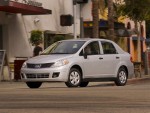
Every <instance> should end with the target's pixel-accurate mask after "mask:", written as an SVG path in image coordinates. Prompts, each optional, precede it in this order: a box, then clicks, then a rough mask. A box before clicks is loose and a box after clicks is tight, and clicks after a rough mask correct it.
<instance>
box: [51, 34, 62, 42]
mask: <svg viewBox="0 0 150 113" xmlns="http://www.w3.org/2000/svg"><path fill="white" fill-rule="evenodd" d="M60 40H65V37H64V36H63V35H55V36H54V39H53V42H57V41H60Z"/></svg>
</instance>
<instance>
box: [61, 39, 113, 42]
mask: <svg viewBox="0 0 150 113" xmlns="http://www.w3.org/2000/svg"><path fill="white" fill-rule="evenodd" d="M94 40H96V41H97V40H98V41H110V42H112V41H111V40H107V39H99V38H77V39H68V40H63V41H94Z"/></svg>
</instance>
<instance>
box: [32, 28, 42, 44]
mask: <svg viewBox="0 0 150 113" xmlns="http://www.w3.org/2000/svg"><path fill="white" fill-rule="evenodd" d="M42 35H43V32H42V31H40V30H32V31H31V36H30V42H31V43H32V45H38V44H40V43H41V42H42V40H43V37H42Z"/></svg>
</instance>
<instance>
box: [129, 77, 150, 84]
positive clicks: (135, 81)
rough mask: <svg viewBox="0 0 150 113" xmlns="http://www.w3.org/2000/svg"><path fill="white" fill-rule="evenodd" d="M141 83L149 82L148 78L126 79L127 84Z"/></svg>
mask: <svg viewBox="0 0 150 113" xmlns="http://www.w3.org/2000/svg"><path fill="white" fill-rule="evenodd" d="M141 82H142V83H143V82H150V77H143V78H132V79H128V81H127V84H137V83H141Z"/></svg>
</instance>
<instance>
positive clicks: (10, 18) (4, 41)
mask: <svg viewBox="0 0 150 113" xmlns="http://www.w3.org/2000/svg"><path fill="white" fill-rule="evenodd" d="M72 7H73V6H72V1H71V0H1V2H0V49H3V50H6V53H7V56H8V58H9V61H10V62H13V60H14V59H15V58H16V57H31V56H32V51H33V46H32V45H31V43H30V42H29V37H30V32H31V31H32V30H36V29H39V30H42V31H43V32H44V33H48V34H58V33H60V34H72V33H73V27H72V26H70V27H61V26H60V15H62V14H73V8H72Z"/></svg>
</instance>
